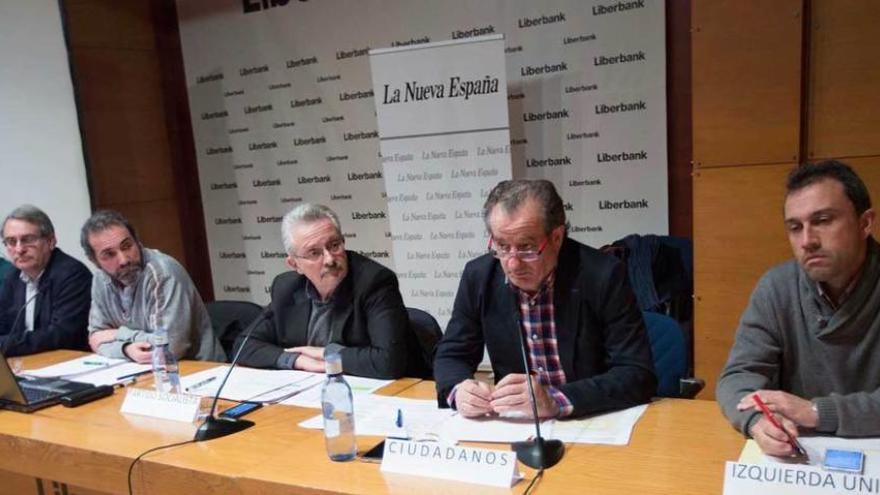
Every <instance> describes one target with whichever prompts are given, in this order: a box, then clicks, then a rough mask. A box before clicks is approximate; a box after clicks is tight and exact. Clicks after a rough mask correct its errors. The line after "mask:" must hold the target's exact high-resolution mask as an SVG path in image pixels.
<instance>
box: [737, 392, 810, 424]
mask: <svg viewBox="0 0 880 495" xmlns="http://www.w3.org/2000/svg"><path fill="white" fill-rule="evenodd" d="M755 394H758V395H760V396H761V400H763V401H764V404H766V405H767V409H769V410H770V411H772V412H774V413H776V415H777V417H778V416H784V417H786V418H788V419H789V420H791V421H793V422H794V423H795V424H796V425H797V426H802V427H804V428H815V427H816V425H818V424H819V414H818V413H817V412H816V411H814V410H813V403H812V402H810V401H808V400H806V399H801V398H800V397H798V396H797V395H793V394H790V393H788V392H782V391H780V390H758V391H757V392H754V393H751V394H748V395H746V396H745V397H743V398H742V400H740V401H739V404H737V406H736V408H737V409H738V410H740V411H746V410H749V409H754V410H756V411H760V410H761V409H760V408H759V407H758V405H757V404H756V403H755V400H754V399H753V398H752V397H753V396H754V395H755Z"/></svg>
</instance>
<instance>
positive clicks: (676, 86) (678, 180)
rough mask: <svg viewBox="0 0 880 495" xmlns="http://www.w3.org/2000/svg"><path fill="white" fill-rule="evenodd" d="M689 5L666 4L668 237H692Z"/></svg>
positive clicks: (677, 2)
mask: <svg viewBox="0 0 880 495" xmlns="http://www.w3.org/2000/svg"><path fill="white" fill-rule="evenodd" d="M690 29H691V3H690V1H689V0H688V1H685V0H677V1H674V2H667V4H666V51H667V54H666V79H667V84H666V98H667V105H666V108H667V111H666V129H667V139H668V142H669V148H668V149H669V152H668V154H669V165H668V169H669V233H670V234H671V235H675V236H680V237H688V238H690V237H691V236H692V235H693V191H692V185H691V161H692V160H693V153H694V147H693V122H692V115H691V33H690Z"/></svg>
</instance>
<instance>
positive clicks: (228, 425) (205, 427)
mask: <svg viewBox="0 0 880 495" xmlns="http://www.w3.org/2000/svg"><path fill="white" fill-rule="evenodd" d="M272 314H273V311H272V307H271V306H270V307H267V308H266V309H264V310H263V312H262V313H260V316H258V317H257V319H256V320H254V321H253V323H251V324H250V326H249V327H248V328H247V331H246V332H245V336H244V339H242V341H241V345H240V346H238V351H236V353H235V357H233V358H232V363H230V365H229V370H228V371H226V376H224V377H223V381H222V382H220V387H218V388H217V393H216V394H214V401H213V402H212V403H211V411H210V412H209V413H208V417H207V418H205V422H204V423H202V424H201V425H199V428H198V429H197V430H196V434H195V436H194V437H193V441H195V442H202V441H205V440H212V439H214V438H220V437H225V436H226V435H231V434H233V433H238V432H240V431H242V430H246V429H248V428H250V427H251V426H254V422H253V421H249V420H247V419H241V418H239V419H233V418H222V417H221V418H218V417H215V416H214V413H215V412H216V410H217V400H219V399H220V392H221V391H222V390H223V386H224V385H226V380H228V379H229V375H231V374H232V369H233V368H234V367H235V365H236V363H238V357H239V356H240V355H241V350H242V349H244V345H245V344H246V343H247V341H248V339H249V338H251V332H253V331H254V329H255V328H257V326H259V325H260V324H261V323H263V321H265V320H268V319H269V318H272Z"/></svg>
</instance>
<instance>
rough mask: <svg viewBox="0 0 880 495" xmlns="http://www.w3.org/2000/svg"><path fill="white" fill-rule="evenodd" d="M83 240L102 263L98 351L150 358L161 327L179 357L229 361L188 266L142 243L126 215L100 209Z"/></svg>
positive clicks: (96, 306)
mask: <svg viewBox="0 0 880 495" xmlns="http://www.w3.org/2000/svg"><path fill="white" fill-rule="evenodd" d="M80 243H81V244H82V247H83V249H84V250H85V252H86V255H88V257H89V259H90V260H92V262H94V263H95V264H96V265H97V266H98V268H100V270H99V271H98V273H96V274H95V278H94V279H93V281H92V307H91V311H90V312H89V345H90V346H91V348H92V350H94V351H95V352H97V353H99V354H102V355H105V356H109V357H114V358H128V359H131V360H132V361H135V362H138V363H149V362H150V355H151V348H152V343H153V337H152V336H153V333H154V332H155V331H156V330H157V329H160V328H161V329H165V330H167V331H168V342H169V346H170V348H171V351H172V352H173V353H174V355H175V356H176V357H177V358H178V359H183V358H189V359H199V360H207V361H226V354H225V353H224V352H223V347H222V346H221V345H220V341H218V340H217V337H215V336H214V331H213V330H212V328H211V320H210V319H209V317H208V312H207V310H206V309H205V305H204V303H203V302H202V298H201V297H200V296H199V292H198V290H196V287H195V285H193V282H192V280H191V279H190V278H189V275H188V274H187V273H186V270H185V269H184V268H183V267H182V266H180V263H178V262H177V261H176V260H175V259H174V258H172V257H170V256H168V255H167V254H164V253H162V252H160V251H157V250H155V249H147V248H145V247H143V246H141V243H140V241H139V240H138V238H137V233H135V230H134V227H132V225H131V224H130V223H129V222H128V220H126V219H125V217H123V216H122V215H121V214H119V213H117V212H115V211H109V210H103V211H98V212H95V213H94V214H93V215H92V216H91V217H90V218H89V219H88V220H86V223H85V225H83V227H82V232H81V236H80Z"/></svg>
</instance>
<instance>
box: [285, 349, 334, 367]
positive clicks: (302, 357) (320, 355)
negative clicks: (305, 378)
mask: <svg viewBox="0 0 880 495" xmlns="http://www.w3.org/2000/svg"><path fill="white" fill-rule="evenodd" d="M284 350H285V351H287V352H298V353H299V357H298V358H296V362H294V363H293V368H294V369H297V370H303V371H311V372H313V373H323V372H324V371H325V370H326V364H325V363H324V348H323V347H311V346H300V347H291V348H288V349H284Z"/></svg>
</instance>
